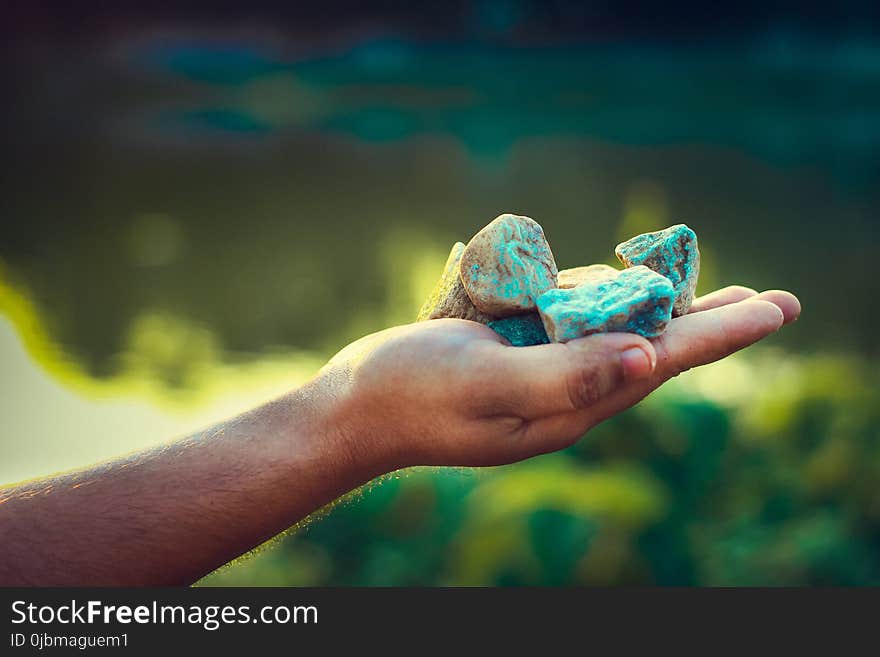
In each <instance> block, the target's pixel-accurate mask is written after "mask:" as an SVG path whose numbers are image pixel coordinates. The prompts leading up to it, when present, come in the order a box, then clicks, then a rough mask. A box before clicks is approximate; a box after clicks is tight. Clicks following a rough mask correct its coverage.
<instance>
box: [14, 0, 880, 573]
mask: <svg viewBox="0 0 880 657" xmlns="http://www.w3.org/2000/svg"><path fill="white" fill-rule="evenodd" d="M294 4H303V6H302V7H297V8H291V7H287V6H286V5H285V6H282V5H280V4H279V5H278V6H277V7H275V6H273V5H272V3H256V4H255V5H254V6H253V7H250V8H247V7H243V8H241V9H240V10H233V9H230V8H229V7H226V8H225V9H222V10H220V9H218V10H215V12H214V13H207V14H198V13H197V12H196V13H193V12H189V13H186V14H185V15H181V16H175V15H170V14H162V15H161V16H154V15H152V14H150V12H144V13H142V14H138V13H137V12H135V13H122V12H121V11H120V12H119V13H118V15H117V14H116V13H114V12H113V10H112V9H105V10H97V9H96V10H94V11H93V12H92V13H87V14H85V15H81V14H79V13H77V11H76V10H74V9H66V10H63V9H58V10H57V11H56V10H55V9H54V8H53V9H52V10H51V11H50V10H49V9H46V8H45V7H44V8H43V9H44V10H45V11H36V10H33V9H29V8H23V9H21V12H22V14H21V16H16V17H15V19H14V20H13V19H10V21H8V23H9V25H7V27H5V28H4V30H5V31H8V32H9V33H10V34H8V35H6V34H4V36H5V37H8V38H6V39H5V41H6V42H7V55H6V57H5V58H4V59H3V62H2V65H0V66H2V70H3V72H4V76H3V80H4V83H3V84H4V86H5V88H4V98H5V101H4V103H3V107H2V109H0V112H2V114H3V121H4V122H3V125H4V128H5V131H4V150H3V165H2V180H0V185H2V188H0V191H2V199H3V200H2V205H0V207H2V214H0V218H2V224H0V482H13V481H16V480H21V479H25V478H30V477H34V476H38V475H41V474H47V473H49V472H54V471H58V470H63V469H68V468H73V467H79V466H84V465H87V464H89V463H92V462H95V461H96V460H100V459H104V458H108V457H112V456H114V455H117V454H121V453H124V452H128V451H131V450H134V449H138V448H141V447H145V446H148V445H153V444H156V443H158V442H161V441H164V440H168V439H170V438H173V437H174V436H178V435H182V434H185V433H186V432H189V431H194V430H196V429H198V428H200V427H203V426H205V425H207V424H209V423H211V422H214V421H216V420H219V419H222V418H224V417H227V416H229V415H231V414H234V413H236V412H239V411H241V410H244V409H246V408H249V407H251V406H253V405H255V404H257V403H259V402H261V401H263V400H267V399H270V398H272V397H273V396H274V395H277V394H280V393H281V392H283V391H285V390H288V389H289V388H290V387H292V386H296V385H298V384H300V383H302V382H304V381H306V380H307V379H308V378H309V377H310V376H312V375H313V374H314V373H315V372H316V371H317V369H318V368H319V367H320V366H321V364H322V363H323V362H324V361H325V360H326V359H327V358H328V357H329V356H331V355H332V354H333V353H334V352H335V351H337V350H338V349H339V348H341V347H342V346H343V345H345V344H346V343H347V342H349V341H351V340H352V339H354V338H357V337H359V336H361V335H363V334H365V333H368V332H371V331H375V330H379V329H381V328H384V327H386V326H389V325H393V324H398V323H403V322H408V321H411V320H412V319H413V318H414V316H415V312H416V310H417V309H418V306H419V304H420V303H421V301H422V300H423V298H424V296H425V295H426V294H427V293H428V291H429V290H430V289H431V287H432V285H433V283H434V282H435V279H436V278H437V276H439V273H440V268H441V267H442V264H443V262H444V260H445V257H446V254H447V252H448V249H449V247H450V245H451V244H452V243H453V242H454V241H457V240H461V241H467V239H468V238H469V237H470V236H471V235H472V234H473V233H474V232H475V231H476V230H478V229H479V228H480V227H481V226H482V225H484V224H485V223H487V222H488V221H489V220H491V219H492V218H493V217H495V216H496V215H497V214H499V213H500V212H502V211H511V212H516V213H520V214H526V215H529V216H531V217H533V218H535V219H536V220H537V221H539V222H540V223H541V224H542V225H543V226H544V228H545V231H546V233H547V236H548V238H549V239H550V242H551V245H552V247H553V250H554V253H555V255H556V259H557V262H558V263H559V265H560V267H561V268H565V267H572V266H577V265H581V264H589V263H593V262H608V263H613V260H614V256H613V247H614V245H615V244H616V243H617V242H618V241H620V240H622V239H625V238H627V237H630V236H632V235H634V234H636V233H639V232H644V231H647V230H653V229H657V228H660V227H663V226H666V225H668V224H672V223H678V222H685V223H687V224H689V225H690V226H691V227H692V228H693V229H694V230H695V231H696V232H697V234H698V236H699V239H700V246H701V250H702V254H703V269H702V273H701V281H700V289H699V292H701V293H705V292H707V291H709V290H712V289H714V288H716V287H719V286H723V285H728V284H733V283H741V284H746V285H750V286H752V287H756V288H768V287H781V288H788V289H791V290H793V291H795V292H796V293H798V295H799V296H800V298H801V301H802V303H803V306H804V312H803V316H802V318H801V320H800V321H799V322H798V323H797V324H795V325H794V326H792V327H789V328H787V329H786V330H785V331H783V332H781V333H780V334H779V335H777V336H774V337H772V338H770V339H769V340H767V341H766V342H765V343H764V344H762V345H761V346H760V347H756V348H754V349H752V350H749V351H747V352H744V353H742V354H738V355H737V356H735V357H732V358H730V359H728V360H725V361H723V362H720V363H717V364H714V365H712V366H708V367H705V368H700V369H698V370H694V371H691V372H688V373H686V374H683V375H682V376H680V377H679V378H677V379H676V380H674V381H673V382H671V383H670V384H668V385H667V386H665V387H664V388H663V389H661V390H660V391H658V392H657V393H655V394H654V395H652V396H651V397H649V398H648V399H647V400H645V401H644V402H643V403H641V404H639V405H638V406H637V407H635V408H634V409H632V410H630V411H628V412H626V413H624V414H622V415H620V416H618V417H616V418H614V419H612V420H610V421H608V422H607V423H605V424H604V425H602V426H600V427H599V428H597V429H595V430H594V431H592V432H591V433H590V434H589V435H587V436H586V437H584V439H583V440H581V441H580V442H578V443H577V444H576V445H575V446H573V447H572V448H570V449H568V450H566V451H564V452H562V453H559V454H554V455H548V456H544V457H540V458H536V459H533V460H530V461H528V462H525V463H521V464H518V465H515V466H510V467H503V468H492V469H485V470H469V469H415V470H411V471H404V472H400V473H397V474H395V475H393V476H390V477H387V478H385V479H382V480H380V481H377V482H374V483H373V484H371V485H369V486H367V487H365V488H364V489H362V490H360V491H357V492H355V493H354V494H352V495H351V496H349V497H347V498H345V499H343V500H341V501H339V502H338V503H336V504H335V505H333V506H332V507H331V508H329V509H325V510H324V511H322V512H320V513H319V514H316V515H315V517H313V518H311V519H309V520H308V521H307V522H304V523H303V524H302V526H299V527H297V528H295V529H294V530H293V531H291V532H289V533H288V534H287V535H285V536H284V537H282V538H281V539H279V540H277V541H274V542H273V543H271V544H270V545H267V546H264V547H263V548H261V549H260V550H258V551H257V552H256V554H254V555H251V556H250V557H248V558H246V559H242V560H240V561H238V562H235V563H233V564H231V565H229V566H228V567H226V568H223V569H221V570H220V571H218V572H216V573H214V574H213V575H211V576H209V577H208V578H206V579H205V580H204V581H203V584H206V585H248V584H252V585H254V584H255V585H325V584H326V585H435V584H478V585H519V584H538V585H544V584H546V585H563V584H622V583H627V584H630V583H637V584H641V583H658V584H710V585H745V584H750V585H753V584H773V585H776V584H779V585H783V584H794V585H798V584H842V585H866V584H880V380H878V379H880V374H878V372H880V369H878V364H880V363H878V360H880V359H878V355H880V354H878V348H877V340H876V337H875V333H876V327H877V326H878V323H880V306H878V304H877V300H878V298H880V283H878V280H880V279H878V276H877V274H876V266H877V256H878V237H877V223H876V222H877V218H878V213H880V35H878V33H877V31H876V30H872V29H871V28H870V27H866V26H870V25H872V24H873V23H872V21H871V20H870V19H873V18H876V16H873V14H876V13H877V12H876V11H875V10H874V9H871V8H870V7H868V6H867V5H859V7H858V9H859V11H862V13H858V12H855V11H853V12H849V13H847V12H845V11H842V10H841V11H840V12H838V13H834V14H833V15H831V14H829V15H825V14H823V13H822V10H812V9H811V10H810V11H807V10H804V13H803V14H802V15H801V16H800V18H799V19H797V20H795V18H792V17H791V16H788V15H785V14H780V15H779V16H774V15H772V12H771V13H767V14H761V18H760V20H759V19H757V18H755V16H754V15H753V14H752V13H750V11H751V9H753V7H751V5H750V4H749V3H745V4H744V5H743V6H742V7H740V8H736V9H732V11H734V15H729V16H722V17H723V18H724V19H725V20H724V21H721V19H720V18H718V21H716V20H715V19H716V17H715V16H714V15H713V16H709V15H707V14H706V13H705V12H702V13H699V12H698V13H697V14H695V15H689V14H687V13H685V12H684V11H683V10H672V9H668V8H667V10H665V11H666V14H665V15H664V18H663V20H664V21H666V22H665V23H664V22H660V23H657V24H655V23H656V22H652V21H651V20H649V18H650V15H642V18H641V20H636V19H633V20H635V22H632V23H631V22H627V21H625V20H622V19H620V20H619V19H612V18H610V17H609V14H608V13H607V10H606V9H603V8H602V7H600V6H598V5H596V6H592V9H589V8H587V9H583V8H582V7H583V6H587V5H585V4H584V3H579V4H577V6H576V4H575V3H567V2H544V3H537V2H514V1H501V0H495V1H493V0H490V1H483V2H454V3H451V4H450V5H449V6H448V7H447V8H446V9H445V10H441V9H438V8H437V7H434V8H426V9H424V10H422V11H417V10H415V9H411V8H410V9H407V8H404V7H403V6H402V5H401V6H397V5H394V4H393V3H392V4H389V5H387V6H385V5H383V9H382V11H381V12H377V13H376V14H375V15H369V14H368V13H365V12H364V10H363V9H361V8H358V7H359V6H358V5H357V4H356V3H346V2H330V3H329V7H328V6H327V5H328V3H322V4H321V6H320V7H317V6H316V7H312V8H311V9H310V8H309V5H307V4H305V3H294ZM634 5H636V6H637V5H639V3H634ZM322 7H323V8H324V9H323V10H322ZM579 7H580V8H579ZM331 9H333V10H334V11H330V10H331ZM325 10H326V11H325ZM713 11H714V10H713ZM828 11H830V10H828ZM102 12H103V13H102ZM273 12H275V13H273ZM722 13H723V12H722ZM716 22H718V24H717V25H716ZM721 23H724V25H723V26H721ZM652 29H653V30H655V31H654V32H651V30H652ZM255 512H256V510H255Z"/></svg>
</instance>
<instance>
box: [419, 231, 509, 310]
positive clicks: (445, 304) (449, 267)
mask: <svg viewBox="0 0 880 657" xmlns="http://www.w3.org/2000/svg"><path fill="white" fill-rule="evenodd" d="M462 253H464V244H462V243H461V242H456V243H455V244H453V245H452V250H451V251H450V252H449V257H448V258H447V259H446V265H445V266H444V267H443V274H442V275H441V276H440V280H439V281H438V282H437V285H435V286H434V289H433V290H432V291H431V294H430V295H428V298H427V300H426V301H425V303H424V304H423V305H422V308H421V310H419V315H418V317H417V319H418V321H422V320H426V319H441V318H443V317H453V318H458V319H469V320H471V321H472V322H480V323H481V324H487V323H489V322H490V321H492V320H493V319H495V318H494V317H492V316H491V315H487V314H485V313H482V312H480V311H479V310H477V309H476V308H475V307H474V304H473V303H472V302H471V299H470V297H469V296H468V295H467V292H465V290H464V286H463V285H462V284H461V276H459V263H460V262H461V254H462Z"/></svg>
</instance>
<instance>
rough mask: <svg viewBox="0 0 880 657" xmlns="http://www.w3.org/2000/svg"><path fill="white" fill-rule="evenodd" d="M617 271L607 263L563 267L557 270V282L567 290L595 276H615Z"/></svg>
mask: <svg viewBox="0 0 880 657" xmlns="http://www.w3.org/2000/svg"><path fill="white" fill-rule="evenodd" d="M617 272H618V270H617V269H615V268H614V267H610V266H608V265H587V266H586V267H575V268H573V269H563V270H562V271H560V272H559V277H558V283H559V287H560V288H561V289H563V290H567V289H569V288H573V287H577V286H578V285H580V284H581V283H584V282H586V281H590V280H594V279H596V278H610V277H613V276H616V275H617Z"/></svg>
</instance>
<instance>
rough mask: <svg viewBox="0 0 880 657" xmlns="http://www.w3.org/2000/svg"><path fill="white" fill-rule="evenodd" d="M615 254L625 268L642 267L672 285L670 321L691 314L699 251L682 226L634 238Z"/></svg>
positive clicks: (619, 245) (688, 230)
mask: <svg viewBox="0 0 880 657" xmlns="http://www.w3.org/2000/svg"><path fill="white" fill-rule="evenodd" d="M614 253H615V255H617V257H618V258H619V259H620V261H621V262H622V263H623V264H624V265H626V266H627V267H635V266H637V265H644V266H645V267H648V268H649V269H652V270H654V271H655V272H657V273H658V274H661V275H662V276H665V277H666V278H668V279H669V280H670V281H672V286H673V288H674V289H675V303H674V304H673V306H672V316H673V317H678V316H679V315H684V314H685V313H687V311H688V310H690V307H691V302H693V300H694V292H695V291H696V289H697V277H698V276H699V275H700V250H699V249H698V248H697V236H696V234H695V233H694V231H692V230H691V229H690V228H688V227H687V226H686V225H685V224H676V225H675V226H670V227H669V228H666V229H665V230H658V231H657V232H654V233H643V234H642V235H636V236H635V237H633V238H632V239H630V240H627V241H626V242H623V243H621V244H618V245H617V247H616V248H615V249H614Z"/></svg>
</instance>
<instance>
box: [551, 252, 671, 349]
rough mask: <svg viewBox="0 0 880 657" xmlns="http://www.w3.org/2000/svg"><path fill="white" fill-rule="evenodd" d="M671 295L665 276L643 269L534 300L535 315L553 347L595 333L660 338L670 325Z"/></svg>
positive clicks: (554, 292) (638, 267)
mask: <svg viewBox="0 0 880 657" xmlns="http://www.w3.org/2000/svg"><path fill="white" fill-rule="evenodd" d="M674 299H675V290H674V289H673V286H672V282H671V281H670V280H669V279H668V278H666V277H665V276H661V275H660V274H658V273H656V272H654V271H651V270H650V269H648V268H647V267H644V266H635V267H630V268H629V269H624V270H623V271H621V272H619V273H617V274H616V275H614V276H608V277H598V278H595V279H593V280H588V281H585V282H583V283H581V284H580V285H578V286H577V287H573V288H569V289H555V290H549V291H547V292H545V293H544V294H542V295H541V296H540V297H538V303H537V305H538V312H539V313H540V314H541V320H542V321H543V323H544V328H545V329H546V331H547V336H548V337H549V338H550V339H551V340H552V341H553V342H568V341H569V340H574V339H575V338H580V337H583V336H585V335H591V334H593V333H609V332H626V333H638V334H639V335H642V336H644V337H646V338H653V337H656V336H658V335H660V334H661V333H662V332H663V331H664V330H665V329H666V325H667V324H668V323H669V320H670V319H671V315H672V304H673V301H674Z"/></svg>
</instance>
